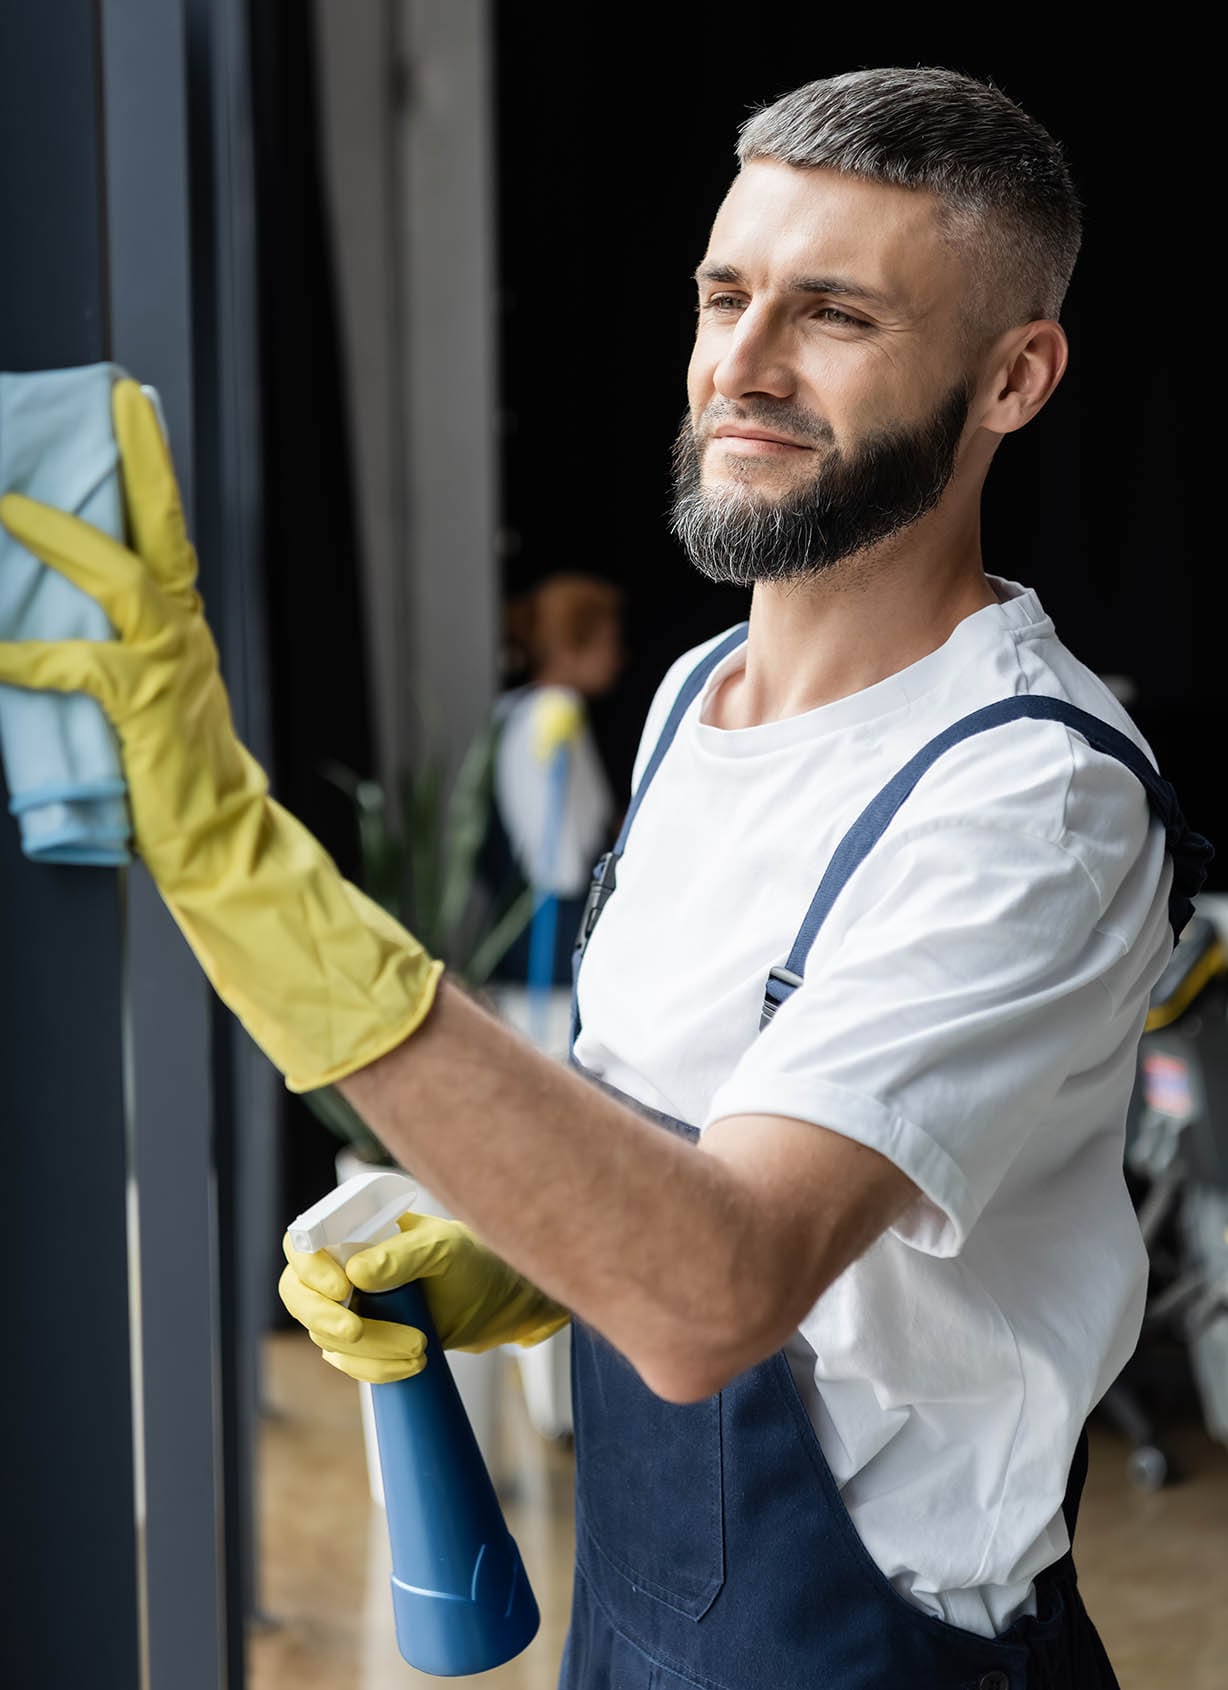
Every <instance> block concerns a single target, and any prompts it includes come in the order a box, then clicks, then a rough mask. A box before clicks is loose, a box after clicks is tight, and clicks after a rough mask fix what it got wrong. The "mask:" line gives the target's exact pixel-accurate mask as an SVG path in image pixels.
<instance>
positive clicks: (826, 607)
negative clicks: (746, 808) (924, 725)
mask: <svg viewBox="0 0 1228 1690" xmlns="http://www.w3.org/2000/svg"><path fill="white" fill-rule="evenodd" d="M971 538H972V539H973V541H974V542H975V536H972V537H971ZM996 602H997V598H996V594H995V592H994V589H993V587H992V586H991V584H990V582H989V581H988V579H987V578H986V576H985V574H984V571H983V569H982V567H981V560H980V550H979V546H977V545H976V544H975V543H974V544H973V545H972V546H971V547H968V546H967V545H965V546H963V547H959V548H958V549H957V550H956V551H954V552H953V553H948V554H946V555H935V551H934V549H933V548H931V547H928V546H927V547H925V548H924V550H922V549H920V548H918V547H916V546H909V547H908V548H907V549H905V548H903V547H901V548H900V550H899V552H898V554H897V555H895V556H892V557H882V556H880V557H877V558H873V559H851V560H849V562H848V563H847V564H841V565H837V566H836V567H835V568H833V569H832V570H831V571H830V573H828V574H825V575H822V576H819V577H818V578H817V579H816V580H814V581H812V582H807V583H805V584H804V585H800V586H799V585H798V584H797V583H783V584H778V583H768V582H762V581H761V582H759V583H757V584H756V586H755V589H754V593H753V595H752V599H751V610H750V630H749V634H748V637H747V641H746V666H745V668H744V669H740V670H737V671H735V673H734V674H733V675H731V676H729V677H728V678H727V679H726V680H725V681H724V682H723V683H722V684H721V685H720V686H719V687H718V689H717V691H716V693H715V694H714V696H713V698H712V700H711V702H710V704H709V707H708V709H707V711H706V712H705V717H704V719H705V721H706V722H708V723H709V724H711V725H712V726H715V727H720V728H748V727H757V726H760V725H761V724H763V723H765V722H778V721H783V720H784V719H785V718H786V717H789V716H798V715H800V714H801V713H802V712H803V711H806V710H815V709H818V708H819V706H820V705H823V704H831V703H834V702H835V700H836V699H839V698H847V697H848V696H849V695H850V694H852V693H855V692H861V691H862V690H863V689H864V688H865V687H870V686H874V685H875V684H876V683H877V682H879V681H883V680H886V679H887V677H888V676H890V675H894V674H897V673H898V672H899V671H900V670H901V669H906V668H907V667H908V666H909V665H910V664H912V663H916V662H918V661H919V660H920V659H921V658H923V657H926V656H928V655H929V653H930V652H932V651H936V650H937V649H938V647H939V646H941V645H943V644H945V642H946V641H947V640H948V639H949V638H950V637H951V634H952V633H953V632H954V630H955V628H956V627H957V626H958V625H959V623H960V622H962V621H963V620H964V619H965V617H968V616H971V615H973V614H974V613H975V612H976V611H978V610H982V609H984V608H985V606H986V605H990V604H994V603H996Z"/></svg>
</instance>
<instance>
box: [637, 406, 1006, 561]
mask: <svg viewBox="0 0 1228 1690" xmlns="http://www.w3.org/2000/svg"><path fill="white" fill-rule="evenodd" d="M971 398H972V394H971V388H970V386H969V384H968V383H967V382H961V383H960V384H959V385H958V386H957V387H954V388H952V389H951V391H950V392H949V393H948V394H947V395H946V396H945V398H944V399H943V400H942V401H941V402H940V403H939V404H938V405H937V406H935V408H934V410H933V411H931V413H930V415H929V416H928V417H926V418H924V419H923V420H922V421H921V422H919V423H910V424H908V425H906V426H901V427H899V428H892V429H881V430H879V432H878V433H877V434H873V435H870V436H868V437H867V438H866V439H865V440H863V441H861V442H859V443H858V444H857V445H856V446H855V447H854V448H853V450H852V451H851V452H848V453H841V452H835V451H833V452H830V453H829V454H828V456H827V457H826V459H825V460H824V462H823V464H822V467H821V468H820V470H819V472H818V474H817V475H816V476H815V477H814V479H813V480H812V481H810V482H809V483H808V484H807V485H805V486H803V487H799V488H797V489H796V490H795V491H793V492H791V493H787V494H785V495H784V496H783V497H781V498H776V499H773V498H770V497H766V496H765V495H763V494H761V493H756V492H755V491H753V490H752V489H751V488H749V487H747V486H745V485H725V486H721V487H718V488H705V487H704V486H703V485H702V482H701V479H700V460H699V448H698V446H697V444H696V440H695V430H694V427H693V425H692V422H691V419H690V416H689V415H687V416H685V417H684V418H683V420H682V426H681V427H680V428H679V430H678V434H677V437H676V439H675V441H674V449H673V477H674V495H673V503H672V506H671V509H670V519H669V520H670V531H671V532H672V534H673V535H674V537H675V539H677V540H678V541H679V543H680V544H681V546H682V548H683V550H684V551H685V552H686V554H687V556H688V557H689V558H690V560H691V562H692V563H693V564H694V566H695V568H696V569H697V570H698V571H699V572H700V574H701V575H704V576H706V577H707V578H708V580H710V581H717V582H720V583H721V584H723V585H728V586H734V587H750V586H753V585H754V583H755V582H756V581H799V580H803V579H805V578H807V577H812V576H816V575H820V574H822V573H823V572H824V571H825V570H828V569H830V568H831V567H832V566H833V565H834V564H837V563H841V562H843V561H844V559H846V558H850V557H853V556H855V555H856V554H857V553H859V552H866V551H869V550H870V549H871V548H872V547H874V546H879V545H881V544H882V543H883V541H885V540H889V539H891V538H892V536H893V535H896V534H899V533H900V532H901V531H902V530H903V529H905V528H909V527H911V526H912V524H913V523H914V522H917V521H918V520H919V519H920V518H921V517H923V516H924V515H925V514H926V513H927V512H928V511H931V510H933V508H934V506H935V505H936V504H937V503H938V501H939V500H940V499H941V497H942V495H943V493H944V492H945V490H946V487H947V484H948V482H949V481H950V479H951V476H952V474H953V473H954V469H955V455H956V451H957V449H958V446H959V441H960V436H961V435H962V433H963V429H964V424H965V423H966V421H967V419H968V408H969V405H970V404H971ZM786 409H787V408H784V407H778V408H777V409H776V411H775V412H774V413H768V412H767V411H766V410H765V408H764V407H763V406H756V407H754V410H753V412H751V413H750V414H747V413H746V412H745V411H743V412H740V413H735V414H736V416H737V420H738V421H741V422H746V423H748V424H749V425H750V426H752V427H756V426H757V427H761V428H768V429H770V428H779V429H781V430H782V432H788V433H790V434H793V435H794V436H797V435H799V434H802V433H803V432H805V434H806V435H807V436H808V437H809V438H812V439H813V438H816V437H819V438H822V437H823V427H824V425H822V424H820V423H818V421H817V419H814V418H809V419H808V422H809V426H808V428H807V429H806V430H805V431H803V430H799V429H798V428H797V427H796V426H793V427H789V426H788V425H787V424H786V423H785V422H784V420H783V418H784V417H785V414H786ZM790 414H791V416H792V417H793V418H794V419H796V418H797V416H798V413H797V412H796V410H792V409H791V408H790ZM830 435H831V431H830V429H827V430H826V437H827V438H829V439H830Z"/></svg>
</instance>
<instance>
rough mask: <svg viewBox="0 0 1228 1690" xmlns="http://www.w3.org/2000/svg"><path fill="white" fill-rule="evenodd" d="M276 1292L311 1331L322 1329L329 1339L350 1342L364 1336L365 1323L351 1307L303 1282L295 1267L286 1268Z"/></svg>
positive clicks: (321, 1331) (343, 1343)
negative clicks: (348, 1307)
mask: <svg viewBox="0 0 1228 1690" xmlns="http://www.w3.org/2000/svg"><path fill="white" fill-rule="evenodd" d="M277 1294H278V1296H279V1297H280V1298H281V1300H282V1302H283V1303H284V1304H285V1305H286V1307H287V1308H288V1309H289V1311H290V1313H291V1314H292V1315H293V1316H294V1318H295V1320H297V1321H299V1322H300V1323H301V1324H302V1325H303V1326H305V1327H306V1328H307V1330H308V1331H309V1332H311V1333H313V1334H314V1333H317V1332H318V1333H320V1334H321V1335H322V1336H323V1337H324V1338H326V1339H327V1340H328V1342H329V1343H333V1344H338V1345H349V1344H352V1343H354V1342H355V1341H356V1340H357V1339H359V1338H360V1337H361V1336H362V1328H363V1323H362V1321H361V1320H360V1319H359V1317H358V1316H357V1315H356V1314H355V1313H354V1312H353V1310H351V1309H347V1308H346V1307H345V1306H344V1305H343V1304H341V1303H339V1302H335V1301H334V1300H333V1299H332V1298H331V1297H325V1296H321V1294H320V1292H318V1291H313V1290H312V1288H311V1286H310V1285H306V1284H304V1282H303V1281H302V1279H300V1278H299V1276H298V1274H297V1273H296V1272H295V1270H294V1269H293V1268H292V1267H287V1268H285V1269H284V1270H283V1272H282V1276H281V1278H280V1279H279V1280H278V1282H277Z"/></svg>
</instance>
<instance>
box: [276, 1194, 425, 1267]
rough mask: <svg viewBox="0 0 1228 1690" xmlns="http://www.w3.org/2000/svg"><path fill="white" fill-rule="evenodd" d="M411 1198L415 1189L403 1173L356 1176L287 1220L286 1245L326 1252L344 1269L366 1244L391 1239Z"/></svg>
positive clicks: (398, 1229) (410, 1203) (412, 1200)
mask: <svg viewBox="0 0 1228 1690" xmlns="http://www.w3.org/2000/svg"><path fill="white" fill-rule="evenodd" d="M417 1195H418V1188H417V1186H416V1185H415V1184H414V1182H413V1180H411V1179H408V1178H407V1177H406V1176H405V1175H404V1174H395V1173H376V1174H358V1175H356V1176H355V1177H354V1178H353V1179H347V1180H346V1181H345V1183H344V1184H343V1185H339V1186H338V1187H337V1189H336V1190H335V1191H330V1192H329V1194H328V1196H327V1197H321V1199H320V1201H319V1202H318V1203H313V1204H312V1205H311V1207H310V1209H304V1210H303V1212H302V1214H301V1215H299V1217H298V1218H297V1220H294V1221H291V1223H290V1227H289V1233H290V1242H291V1244H293V1246H294V1248H295V1249H296V1250H302V1251H304V1252H310V1251H312V1250H327V1251H328V1253H329V1255H330V1256H331V1257H332V1258H333V1260H334V1261H336V1262H339V1263H340V1264H341V1266H342V1267H344V1266H345V1264H346V1262H347V1261H348V1260H349V1258H350V1257H351V1256H352V1255H354V1254H355V1253H356V1252H357V1251H359V1250H365V1249H366V1248H367V1246H368V1244H378V1243H379V1242H380V1240H381V1239H382V1238H395V1237H396V1235H397V1233H398V1232H399V1231H400V1228H399V1227H398V1226H397V1222H398V1220H399V1219H400V1218H401V1216H402V1215H403V1214H404V1213H405V1211H406V1210H407V1209H410V1208H412V1207H413V1203H414V1199H415V1198H416V1197H417Z"/></svg>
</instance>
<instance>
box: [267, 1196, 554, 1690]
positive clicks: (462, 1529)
mask: <svg viewBox="0 0 1228 1690" xmlns="http://www.w3.org/2000/svg"><path fill="white" fill-rule="evenodd" d="M416 1196H417V1190H416V1188H415V1186H414V1184H413V1182H412V1181H411V1180H409V1179H407V1178H406V1177H405V1176H404V1175H403V1174H397V1173H373V1174H359V1175H358V1176H357V1178H355V1179H350V1180H346V1181H345V1183H344V1184H343V1185H339V1186H338V1187H337V1189H336V1190H335V1191H332V1192H330V1193H329V1194H328V1196H327V1197H323V1198H321V1200H320V1201H319V1202H318V1203H315V1204H313V1205H312V1207H311V1208H310V1209H306V1210H304V1212H303V1213H302V1214H301V1215H300V1216H299V1217H298V1219H297V1220H296V1221H294V1222H293V1224H292V1225H291V1227H290V1229H289V1230H290V1241H291V1243H292V1244H293V1245H294V1248H295V1249H296V1250H304V1251H311V1250H327V1251H328V1253H329V1255H330V1256H332V1258H333V1260H334V1261H336V1262H338V1263H340V1265H341V1266H343V1267H344V1265H345V1263H346V1262H347V1261H348V1260H349V1258H350V1257H351V1256H352V1255H354V1254H356V1252H357V1251H359V1250H365V1249H366V1248H367V1247H368V1246H369V1245H371V1244H377V1243H379V1242H380V1240H382V1239H385V1238H395V1237H396V1235H397V1232H398V1230H399V1229H398V1226H397V1221H398V1219H399V1218H400V1216H401V1215H403V1214H404V1213H405V1212H406V1210H408V1209H410V1208H412V1207H413V1202H414V1199H415V1197H416ZM351 1306H352V1307H353V1308H354V1310H355V1312H356V1313H358V1314H360V1315H364V1316H370V1317H372V1318H374V1319H379V1320H395V1321H400V1322H402V1323H403V1324H404V1325H407V1326H415V1327H417V1329H418V1330H419V1331H420V1332H423V1333H425V1334H426V1344H427V1348H426V1354H427V1365H426V1367H425V1368H424V1369H423V1371H422V1372H421V1373H417V1374H415V1375H414V1377H413V1378H412V1379H401V1380H398V1381H397V1382H396V1383H395V1384H391V1385H373V1386H372V1387H371V1400H372V1404H373V1407H374V1410H375V1427H376V1433H377V1437H378V1440H379V1459H380V1468H381V1471H382V1473H383V1479H384V1500H385V1506H386V1510H387V1515H388V1535H389V1539H390V1542H391V1547H392V1607H393V1614H394V1617H395V1620H396V1632H397V1645H398V1647H399V1648H400V1651H401V1654H402V1655H403V1656H404V1658H405V1659H406V1660H407V1661H408V1662H409V1664H410V1665H411V1666H414V1667H418V1668H419V1669H420V1670H421V1671H422V1672H429V1673H432V1674H434V1675H435V1676H437V1677H441V1678H452V1677H457V1676H459V1675H461V1674H464V1673H476V1672H485V1671H487V1669H488V1668H490V1667H496V1666H501V1665H502V1664H503V1662H504V1661H510V1660H511V1659H512V1657H513V1656H514V1655H518V1654H519V1653H520V1651H521V1650H522V1649H524V1648H526V1647H527V1646H528V1644H529V1643H530V1642H531V1641H532V1639H533V1637H534V1636H535V1635H536V1632H537V1627H538V1623H539V1616H538V1611H537V1603H536V1601H535V1599H534V1596H533V1591H532V1589H531V1588H530V1585H529V1580H528V1577H527V1576H526V1574H525V1570H524V1567H523V1565H522V1563H521V1559H520V1551H519V1550H518V1549H517V1547H516V1544H515V1541H514V1539H513V1538H512V1536H511V1534H510V1532H509V1531H508V1529H507V1525H506V1523H505V1521H504V1519H503V1513H502V1510H501V1509H500V1507H499V1502H498V1499H497V1497H496V1496H495V1491H494V1486H493V1485H492V1483H491V1480H490V1474H489V1473H488V1472H487V1470H486V1463H485V1462H484V1461H483V1459H482V1454H481V1451H480V1449H479V1448H478V1443H477V1439H476V1438H475V1437H474V1434H473V1428H472V1427H471V1426H470V1424H469V1417H468V1415H467V1414H466V1413H465V1409H464V1405H463V1403H462V1402H461V1399H460V1394H459V1392H458V1391H457V1389H456V1385H455V1383H454V1381H453V1379H452V1374H451V1371H450V1370H449V1368H448V1364H447V1362H446V1360H445V1359H444V1352H443V1347H442V1345H441V1344H440V1342H439V1338H438V1335H437V1334H436V1331H435V1327H434V1324H433V1322H432V1320H431V1317H430V1314H429V1313H428V1311H427V1305H426V1298H425V1296H424V1295H423V1292H422V1288H421V1286H420V1285H418V1284H417V1283H415V1282H411V1283H410V1284H408V1285H402V1286H400V1287H398V1289H397V1290H395V1291H382V1292H380V1293H378V1294H374V1293H369V1292H360V1291H357V1290H356V1291H355V1292H354V1294H353V1297H352V1299H351Z"/></svg>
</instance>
